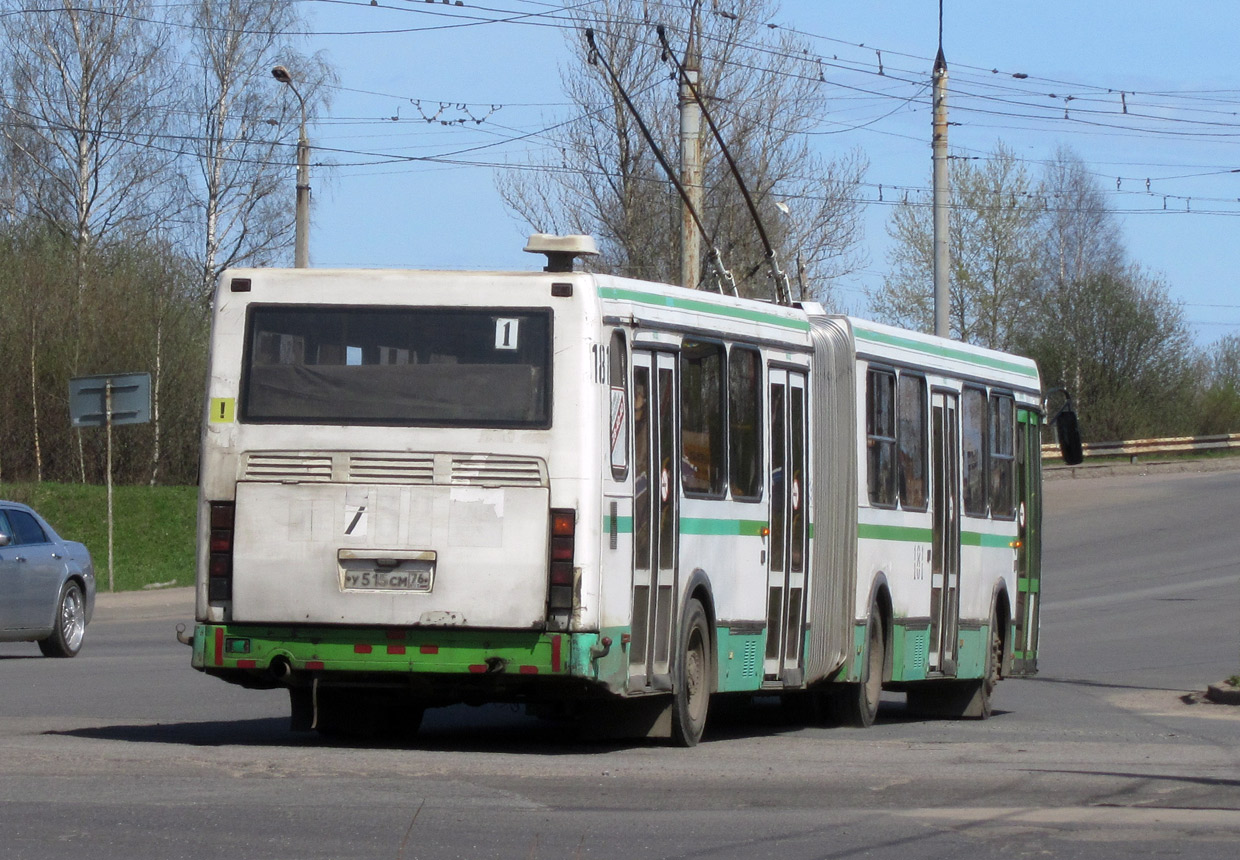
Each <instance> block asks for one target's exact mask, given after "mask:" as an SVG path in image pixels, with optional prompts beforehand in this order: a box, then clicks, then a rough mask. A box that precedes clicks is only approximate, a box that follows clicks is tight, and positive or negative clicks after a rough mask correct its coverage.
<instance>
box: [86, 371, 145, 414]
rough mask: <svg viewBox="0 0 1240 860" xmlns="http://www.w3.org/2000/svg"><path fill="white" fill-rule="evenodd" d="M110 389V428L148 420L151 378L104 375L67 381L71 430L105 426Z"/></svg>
mask: <svg viewBox="0 0 1240 860" xmlns="http://www.w3.org/2000/svg"><path fill="white" fill-rule="evenodd" d="M109 388H110V389H111V395H112V424H114V425H115V424H145V423H147V422H148V421H150V420H151V375H150V374H149V373H104V374H100V375H99V376H79V377H76V378H74V379H70V380H69V419H70V421H71V422H72V424H73V426H74V427H103V426H104V425H105V424H107V423H108V417H107V411H106V410H107V401H108V389H109Z"/></svg>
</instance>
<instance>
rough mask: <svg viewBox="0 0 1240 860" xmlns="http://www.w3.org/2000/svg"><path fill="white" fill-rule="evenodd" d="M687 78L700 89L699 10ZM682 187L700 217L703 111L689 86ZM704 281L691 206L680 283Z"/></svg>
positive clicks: (684, 98)
mask: <svg viewBox="0 0 1240 860" xmlns="http://www.w3.org/2000/svg"><path fill="white" fill-rule="evenodd" d="M684 66H685V77H687V78H688V79H689V81H691V82H692V83H693V86H695V87H696V86H697V85H698V81H699V80H700V77H701V68H702V61H701V56H700V54H699V52H698V39H697V8H696V7H695V8H694V10H693V20H692V22H691V23H690V25H689V44H688V47H686V49H685V63H684ZM680 184H681V185H683V186H684V189H685V195H686V196H687V197H688V198H689V203H691V204H692V206H693V208H694V209H696V210H697V211H698V213H699V215H701V214H702V213H703V211H704V210H703V208H702V203H703V199H704V197H705V193H704V190H703V188H702V109H701V107H700V106H699V105H698V103H697V99H695V98H694V97H693V90H692V88H691V87H690V86H689V83H687V82H685V81H681V83H680ZM701 280H702V237H701V235H700V234H699V233H698V228H697V224H696V222H695V221H694V219H693V215H692V214H691V211H690V209H689V206H688V205H682V206H681V216H680V283H681V284H682V285H683V286H685V287H688V288H689V289H691V290H694V289H697V286H698V284H699V283H700V282H701Z"/></svg>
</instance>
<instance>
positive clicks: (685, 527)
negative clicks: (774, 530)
mask: <svg viewBox="0 0 1240 860" xmlns="http://www.w3.org/2000/svg"><path fill="white" fill-rule="evenodd" d="M766 527H767V526H766V520H714V519H707V518H704V517H681V519H680V533H681V534H686V535H742V536H745V537H759V536H761V534H762V530H763V529H764V528H766Z"/></svg>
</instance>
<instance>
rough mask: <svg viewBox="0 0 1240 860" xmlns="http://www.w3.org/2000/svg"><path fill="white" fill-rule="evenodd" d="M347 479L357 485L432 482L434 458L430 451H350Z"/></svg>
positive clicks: (433, 477) (433, 478) (433, 480)
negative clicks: (406, 452)
mask: <svg viewBox="0 0 1240 860" xmlns="http://www.w3.org/2000/svg"><path fill="white" fill-rule="evenodd" d="M349 481H350V482H353V483H360V484H433V483H435V457H434V456H433V455H431V454H405V455H402V454H366V455H363V454H354V455H353V456H352V457H350V458H349Z"/></svg>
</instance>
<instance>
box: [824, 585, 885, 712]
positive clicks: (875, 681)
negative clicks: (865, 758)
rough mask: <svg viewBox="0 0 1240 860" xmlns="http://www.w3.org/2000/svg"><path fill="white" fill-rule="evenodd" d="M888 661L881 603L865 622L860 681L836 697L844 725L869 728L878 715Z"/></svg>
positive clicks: (874, 606) (846, 686) (875, 606)
mask: <svg viewBox="0 0 1240 860" xmlns="http://www.w3.org/2000/svg"><path fill="white" fill-rule="evenodd" d="M886 662H887V637H886V635H885V632H884V630H883V616H882V613H881V612H880V611H879V608H878V604H877V603H875V604H874V605H873V606H871V607H870V617H869V618H868V619H867V620H866V624H865V661H864V663H863V664H862V671H861V680H860V682H858V683H855V684H845V685H844V689H843V690H841V691H840V693H839V694H838V695H837V697H836V716H837V719H838V721H839V723H840V724H841V725H846V726H855V727H857V728H859V729H868V728H869V727H870V726H872V725H874V720H875V719H876V718H877V717H878V702H879V699H880V698H882V694H883V667H884V665H885V664H886Z"/></svg>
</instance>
